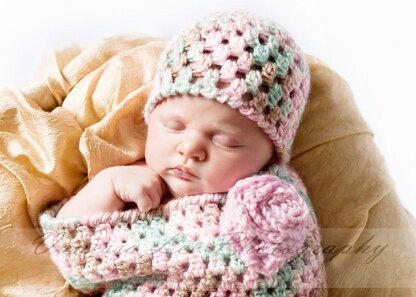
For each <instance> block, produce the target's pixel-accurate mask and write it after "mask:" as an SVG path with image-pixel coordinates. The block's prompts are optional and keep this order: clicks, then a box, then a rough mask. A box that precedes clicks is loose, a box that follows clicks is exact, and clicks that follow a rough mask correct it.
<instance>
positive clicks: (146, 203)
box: [136, 193, 152, 212]
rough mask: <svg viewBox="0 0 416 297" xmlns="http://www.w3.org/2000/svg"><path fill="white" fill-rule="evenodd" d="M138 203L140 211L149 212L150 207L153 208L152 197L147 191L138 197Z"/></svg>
mask: <svg viewBox="0 0 416 297" xmlns="http://www.w3.org/2000/svg"><path fill="white" fill-rule="evenodd" d="M136 204H137V207H138V208H139V209H140V211H142V212H148V211H149V210H150V209H152V198H151V197H150V196H149V195H148V194H147V193H145V194H144V195H141V196H140V197H138V199H137V201H136Z"/></svg>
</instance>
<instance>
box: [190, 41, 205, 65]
mask: <svg viewBox="0 0 416 297" xmlns="http://www.w3.org/2000/svg"><path fill="white" fill-rule="evenodd" d="M203 50H204V45H203V43H202V42H195V43H192V45H191V46H190V48H189V50H188V52H187V54H186V58H187V60H188V61H189V62H196V61H197V59H198V57H199V56H200V55H201V54H202V51H203Z"/></svg>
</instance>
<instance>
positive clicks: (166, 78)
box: [159, 69, 173, 97]
mask: <svg viewBox="0 0 416 297" xmlns="http://www.w3.org/2000/svg"><path fill="white" fill-rule="evenodd" d="M172 81H173V79H172V73H171V71H170V70H169V69H166V70H165V71H164V72H163V74H162V82H161V84H160V91H159V93H160V95H162V96H163V97H167V96H169V95H170V93H171V91H170V89H171V85H172Z"/></svg>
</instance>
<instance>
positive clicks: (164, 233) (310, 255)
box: [40, 12, 326, 296]
mask: <svg viewBox="0 0 416 297" xmlns="http://www.w3.org/2000/svg"><path fill="white" fill-rule="evenodd" d="M309 88H310V76H309V68H308V64H307V63H306V60H305V58H304V56H303V54H302V52H301V50H300V49H299V47H298V46H297V44H296V43H295V42H294V40H293V38H292V37H291V36H290V35H289V33H288V32H286V31H285V30H284V29H283V28H282V27H281V26H280V25H278V24H277V23H276V22H273V21H271V20H266V19H262V18H258V17H256V16H254V15H252V14H249V13H244V12H230V13H216V14H213V15H211V16H209V17H207V18H205V19H203V20H201V21H199V22H197V23H195V24H193V25H192V26H190V27H188V28H186V29H185V30H183V31H181V32H179V33H178V34H177V35H175V36H174V37H173V38H172V39H171V41H170V42H169V44H168V46H167V47H166V49H165V50H164V52H163V53H162V55H161V57H160V61H159V65H158V68H157V73H156V76H155V84H154V88H153V91H152V93H151V95H150V97H149V99H148V101H147V104H146V107H145V109H144V113H143V116H144V119H145V122H146V124H147V128H148V130H147V140H146V147H145V159H143V160H139V161H137V162H135V163H133V164H129V165H125V166H114V167H109V168H106V169H104V170H102V171H101V172H99V173H98V174H97V175H96V176H95V177H94V178H93V179H92V180H91V181H90V182H89V183H88V184H87V185H86V186H85V187H84V188H82V189H81V190H80V191H79V192H78V193H76V194H75V195H74V196H72V197H69V198H67V199H65V200H64V201H62V202H61V203H59V204H57V205H55V206H52V207H51V208H49V209H47V210H46V211H45V212H44V213H43V214H42V215H41V217H40V224H41V226H42V230H43V232H44V240H45V244H46V246H47V247H48V249H49V252H50V254H51V257H52V259H53V261H54V262H55V264H56V265H57V267H58V268H59V270H60V272H61V273H62V275H63V277H64V278H65V279H66V280H67V281H68V282H69V284H70V285H71V286H73V287H74V288H75V289H78V290H80V291H81V292H83V293H85V294H97V293H98V294H102V295H103V296H326V288H325V287H326V280H325V270H324V265H323V254H322V249H321V245H320V240H321V239H320V234H319V229H318V225H317V220H316V216H315V214H314V211H313V207H312V205H311V203H310V200H309V198H308V197H307V191H306V189H305V187H304V185H303V183H302V181H301V179H300V178H299V176H298V175H297V174H296V172H295V171H294V170H293V169H291V168H290V167H289V166H288V162H289V160H290V149H291V145H292V142H293V139H294V136H295V133H296V130H297V128H298V126H299V122H300V120H301V116H302V113H303V110H304V107H305V104H306V100H307V98H308V93H309Z"/></svg>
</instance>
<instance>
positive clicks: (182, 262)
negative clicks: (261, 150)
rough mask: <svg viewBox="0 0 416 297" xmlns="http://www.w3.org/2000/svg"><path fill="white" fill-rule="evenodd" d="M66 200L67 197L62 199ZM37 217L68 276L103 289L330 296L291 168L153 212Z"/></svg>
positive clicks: (110, 292) (314, 231)
mask: <svg viewBox="0 0 416 297" xmlns="http://www.w3.org/2000/svg"><path fill="white" fill-rule="evenodd" d="M64 202H65V201H64ZM64 202H61V203H60V204H57V205H55V206H53V207H51V208H50V209H48V210H47V211H45V212H44V213H43V214H42V215H41V217H40V225H41V227H42V230H43V232H44V241H45V244H46V246H47V247H48V249H49V251H50V254H51V257H52V259H53V261H54V262H55V264H56V265H57V266H58V268H59V270H60V272H61V273H62V275H63V276H64V277H65V279H66V280H67V281H68V282H69V283H70V284H71V285H72V286H73V287H74V288H76V289H78V290H80V291H82V292H83V293H86V294H89V293H91V294H93V293H94V294H95V293H100V294H102V295H103V296H326V290H325V287H326V282H325V270H324V266H323V254H322V250H321V247H320V235H319V230H318V227H317V221H316V216H315V214H314V212H313V209H312V206H311V204H310V201H309V199H308V197H307V196H306V192H305V188H304V186H303V184H302V183H301V182H300V179H299V177H298V176H297V175H296V173H295V172H294V171H293V170H292V169H290V167H288V166H284V167H283V166H272V167H271V168H270V170H269V171H268V172H267V173H266V172H263V173H262V174H259V175H254V176H251V177H247V178H245V179H243V180H240V181H238V182H237V183H236V184H235V186H234V187H233V188H232V189H231V190H230V191H229V192H228V193H222V194H201V195H193V196H186V197H182V198H180V199H173V200H168V201H166V202H165V203H163V204H161V205H160V206H159V207H158V208H157V209H155V210H151V211H150V212H148V213H141V212H140V211H139V210H138V209H130V210H124V211H117V212H114V213H100V214H97V215H94V216H92V217H79V218H66V219H57V218H56V217H55V216H56V214H57V213H58V211H59V209H60V208H61V207H62V205H63V203H64Z"/></svg>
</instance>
